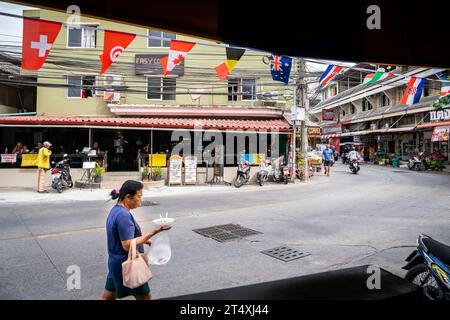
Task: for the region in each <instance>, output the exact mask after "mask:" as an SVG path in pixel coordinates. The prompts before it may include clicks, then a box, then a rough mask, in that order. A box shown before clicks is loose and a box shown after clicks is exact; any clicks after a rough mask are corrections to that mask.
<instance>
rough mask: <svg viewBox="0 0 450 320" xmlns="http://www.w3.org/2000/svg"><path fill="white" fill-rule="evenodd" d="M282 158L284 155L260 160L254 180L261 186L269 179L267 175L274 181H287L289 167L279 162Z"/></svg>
mask: <svg viewBox="0 0 450 320" xmlns="http://www.w3.org/2000/svg"><path fill="white" fill-rule="evenodd" d="M283 159H284V157H283V156H281V157H279V158H278V159H275V160H273V159H272V160H270V159H266V160H265V161H263V162H261V164H260V166H259V171H258V173H257V175H256V181H257V182H258V183H259V185H260V186H263V185H264V183H266V182H267V180H269V177H272V180H273V181H275V182H284V183H285V184H287V183H288V182H289V167H288V166H287V165H285V164H281V162H282V161H283Z"/></svg>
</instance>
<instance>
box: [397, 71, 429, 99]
mask: <svg viewBox="0 0 450 320" xmlns="http://www.w3.org/2000/svg"><path fill="white" fill-rule="evenodd" d="M424 85H425V79H420V78H416V77H411V80H409V83H408V86H407V87H406V90H405V93H404V94H403V98H402V100H401V101H400V104H406V105H412V104H414V103H417V102H419V100H420V96H421V95H422V90H423V86H424Z"/></svg>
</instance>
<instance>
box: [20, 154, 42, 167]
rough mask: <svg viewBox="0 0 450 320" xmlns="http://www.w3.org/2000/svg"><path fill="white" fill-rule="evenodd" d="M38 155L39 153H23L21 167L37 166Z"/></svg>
mask: <svg viewBox="0 0 450 320" xmlns="http://www.w3.org/2000/svg"><path fill="white" fill-rule="evenodd" d="M37 165H38V155H37V154H22V164H21V167H37Z"/></svg>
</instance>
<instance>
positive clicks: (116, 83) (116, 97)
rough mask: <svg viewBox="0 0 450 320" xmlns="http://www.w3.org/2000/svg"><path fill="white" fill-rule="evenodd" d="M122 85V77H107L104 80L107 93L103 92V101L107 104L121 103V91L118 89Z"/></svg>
mask: <svg viewBox="0 0 450 320" xmlns="http://www.w3.org/2000/svg"><path fill="white" fill-rule="evenodd" d="M121 84H122V77H121V76H106V77H105V80H104V87H105V91H103V100H104V101H107V102H119V101H120V91H117V90H116V88H117V87H120V85H121Z"/></svg>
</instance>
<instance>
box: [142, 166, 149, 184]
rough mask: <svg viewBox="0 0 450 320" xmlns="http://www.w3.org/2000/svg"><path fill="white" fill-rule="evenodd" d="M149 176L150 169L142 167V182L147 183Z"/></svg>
mask: <svg viewBox="0 0 450 320" xmlns="http://www.w3.org/2000/svg"><path fill="white" fill-rule="evenodd" d="M149 176H150V168H149V167H144V168H142V181H148V180H149Z"/></svg>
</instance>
